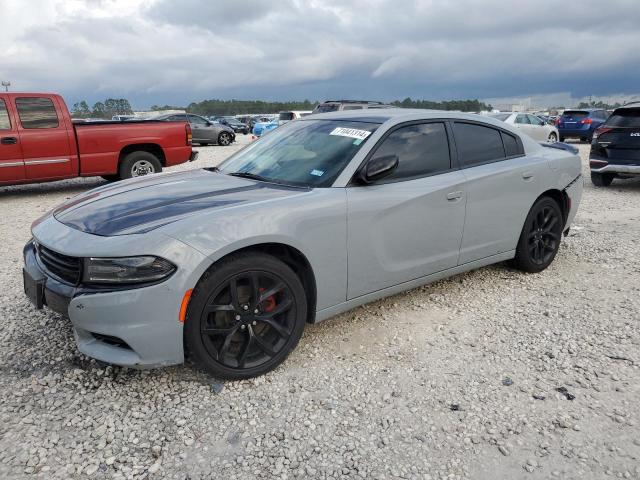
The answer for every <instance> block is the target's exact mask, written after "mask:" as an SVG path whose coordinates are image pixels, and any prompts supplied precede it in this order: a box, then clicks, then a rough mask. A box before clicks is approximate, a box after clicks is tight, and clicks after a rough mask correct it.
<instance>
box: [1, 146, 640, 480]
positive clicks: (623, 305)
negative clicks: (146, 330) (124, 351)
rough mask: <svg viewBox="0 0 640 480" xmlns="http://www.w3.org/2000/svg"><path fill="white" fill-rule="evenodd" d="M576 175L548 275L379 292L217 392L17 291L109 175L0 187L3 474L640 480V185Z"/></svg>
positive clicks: (204, 379) (480, 276) (498, 270)
mask: <svg viewBox="0 0 640 480" xmlns="http://www.w3.org/2000/svg"><path fill="white" fill-rule="evenodd" d="M241 141H246V138H241ZM238 148H239V146H237V145H236V146H232V147H228V148H222V147H215V146H212V147H206V148H201V149H200V151H201V158H200V159H199V160H198V161H197V162H195V163H193V164H188V165H185V166H181V167H178V168H197V167H201V166H205V165H215V164H217V163H218V162H219V161H220V160H221V159H223V158H224V157H226V156H227V155H228V154H229V153H231V152H233V151H235V150H237V149H238ZM580 149H581V153H582V155H583V158H585V174H586V173H587V168H586V153H587V151H588V148H587V147H586V146H585V145H581V146H580ZM586 178H587V181H586V182H585V183H586V188H585V193H584V199H583V202H582V206H581V209H580V212H579V213H578V217H577V219H576V221H575V228H574V229H573V230H572V232H571V234H570V235H569V237H568V238H566V239H565V241H564V242H563V244H562V247H561V250H560V253H559V255H558V257H557V258H556V261H555V262H554V263H553V265H552V266H551V267H550V268H549V269H548V270H546V271H545V272H543V273H542V274H538V275H526V274H522V273H519V272H516V271H513V270H510V269H509V268H507V267H506V266H504V265H497V266H493V267H489V268H484V269H481V270H478V271H475V272H471V273H468V274H465V275H459V276H456V277H454V278H451V279H449V280H446V281H441V282H438V283H436V284H433V285H430V286H427V287H423V288H419V289H415V290H412V291H410V292H407V293H405V294H401V295H396V296H394V297H391V298H389V299H386V300H383V301H378V302H375V303H373V304H370V305H367V306H364V307H361V308H358V309H356V310H354V311H351V312H348V313H345V314H343V315H340V316H337V317H335V318H333V319H330V320H327V321H326V322H324V323H321V324H319V325H314V326H310V327H308V328H307V329H306V332H305V334H304V337H303V339H302V340H301V342H300V345H299V346H298V348H297V350H296V351H295V352H294V353H293V354H292V355H291V357H290V358H289V360H288V361H287V362H285V363H284V364H283V365H282V366H281V367H280V368H278V369H277V370H276V371H275V372H272V373H270V374H268V375H265V376H264V377H261V378H257V379H254V380H250V381H242V382H230V383H224V384H222V383H220V382H217V381H216V380H214V379H212V378H210V377H208V376H206V375H205V374H203V373H201V372H197V371H195V370H193V369H191V368H189V367H174V368H168V369H164V370H153V371H135V370H127V369H121V368H116V367H111V366H106V367H105V366H104V365H100V364H98V363H96V362H95V361H93V360H91V359H89V358H87V357H85V356H83V355H81V354H79V353H78V352H77V351H76V349H75V346H74V342H73V338H72V334H71V328H70V327H69V324H68V322H66V321H65V320H64V319H62V318H60V317H58V316H56V315H54V314H52V313H49V312H37V311H35V310H34V309H33V308H32V307H31V306H30V305H29V304H28V302H27V301H26V300H25V298H24V297H23V294H22V285H21V271H20V269H21V263H22V259H21V248H22V245H23V244H24V243H25V242H26V241H27V240H28V238H29V225H30V223H31V222H32V220H34V219H35V218H36V217H37V216H38V215H39V214H41V213H43V212H45V211H46V210H48V209H49V208H51V207H52V206H53V205H55V204H57V203H59V202H61V201H62V200H64V199H66V198H68V197H69V196H71V195H73V194H75V193H78V192H80V191H83V190H85V189H87V188H90V187H94V186H97V185H100V184H102V183H103V182H102V181H100V180H96V179H79V180H71V181H64V182H58V183H55V184H41V185H36V186H22V187H10V188H0V202H1V205H2V217H1V218H0V232H1V235H0V238H2V242H1V244H0V254H1V255H2V258H3V259H4V262H2V264H1V265H0V280H1V281H2V283H1V284H0V286H1V287H2V288H0V299H1V302H0V313H1V314H0V319H2V321H3V325H4V328H3V329H2V331H0V478H22V477H32V476H35V477H39V478H87V477H91V478H147V477H149V478H176V479H185V478H191V479H196V478H224V479H234V478H237V479H252V478H260V479H264V478H283V479H284V478H338V477H344V478H380V479H382V478H406V479H413V478H415V479H461V478H469V479H519V478H532V479H549V478H552V479H555V478H561V479H580V480H585V479H602V478H640V427H639V426H638V424H639V422H640V410H639V409H638V401H639V399H640V370H639V369H640V349H639V348H638V347H639V345H640V334H639V330H638V323H639V317H640V247H639V245H640V243H639V242H638V238H640V235H639V233H640V181H633V180H632V181H625V182H615V183H614V185H613V186H612V187H611V188H608V189H598V190H596V189H594V188H593V187H592V186H591V184H590V183H589V181H588V176H587V177H586Z"/></svg>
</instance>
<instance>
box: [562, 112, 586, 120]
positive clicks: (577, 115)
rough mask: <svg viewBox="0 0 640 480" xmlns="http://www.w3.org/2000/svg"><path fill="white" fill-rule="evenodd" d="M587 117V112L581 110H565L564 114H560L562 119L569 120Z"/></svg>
mask: <svg viewBox="0 0 640 480" xmlns="http://www.w3.org/2000/svg"><path fill="white" fill-rule="evenodd" d="M588 116H589V112H583V111H581V110H565V111H564V113H563V114H562V117H563V118H566V117H571V118H577V119H582V118H587V117H588Z"/></svg>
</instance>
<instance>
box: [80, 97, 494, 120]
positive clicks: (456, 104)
mask: <svg viewBox="0 0 640 480" xmlns="http://www.w3.org/2000/svg"><path fill="white" fill-rule="evenodd" d="M318 103H319V102H317V101H314V102H312V101H310V100H303V101H295V102H267V101H263V100H219V99H210V100H204V101H202V102H192V103H190V104H189V105H188V106H187V107H186V108H185V107H177V106H172V105H152V106H151V108H150V109H151V110H152V111H159V110H186V111H187V112H189V113H195V114H197V115H205V116H217V115H241V114H249V113H278V112H281V111H286V110H313V109H314V107H315V106H316V105H318ZM391 104H392V105H395V106H398V107H402V108H427V109H432V110H459V111H462V112H480V111H482V110H491V108H492V107H491V105H487V104H485V103H484V102H481V101H479V100H477V99H474V100H449V101H443V102H434V101H432V100H413V99H411V98H410V97H407V98H405V99H404V100H395V101H393V102H391ZM132 113H133V110H132V108H131V104H130V103H129V101H128V100H127V99H125V98H120V99H115V98H108V99H107V100H105V101H104V102H97V103H96V104H94V105H93V107H92V108H90V107H89V105H88V104H87V102H86V101H84V100H83V101H81V102H78V103H75V104H74V105H73V108H72V109H71V114H72V116H73V117H74V118H89V117H94V118H111V117H112V116H113V115H131V114H132Z"/></svg>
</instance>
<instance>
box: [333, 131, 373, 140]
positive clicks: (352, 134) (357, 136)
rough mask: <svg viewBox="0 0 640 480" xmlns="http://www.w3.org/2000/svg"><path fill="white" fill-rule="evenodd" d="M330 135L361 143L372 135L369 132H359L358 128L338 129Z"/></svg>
mask: <svg viewBox="0 0 640 480" xmlns="http://www.w3.org/2000/svg"><path fill="white" fill-rule="evenodd" d="M329 135H339V136H341V137H349V138H355V139H356V140H360V142H362V141H363V140H364V139H365V138H367V137H368V136H369V135H371V132H368V131H367V130H359V129H357V128H344V127H337V128H334V129H333V131H332V132H331V133H330V134H329Z"/></svg>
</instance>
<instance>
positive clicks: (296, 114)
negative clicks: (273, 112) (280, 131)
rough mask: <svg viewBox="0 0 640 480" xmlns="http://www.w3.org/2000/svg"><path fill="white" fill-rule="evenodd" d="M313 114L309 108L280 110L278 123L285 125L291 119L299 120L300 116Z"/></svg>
mask: <svg viewBox="0 0 640 480" xmlns="http://www.w3.org/2000/svg"><path fill="white" fill-rule="evenodd" d="M307 115H311V111H309V110H290V111H288V112H280V114H279V116H278V125H283V124H285V123H287V122H290V121H291V120H297V119H298V118H302V117H306V116H307Z"/></svg>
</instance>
